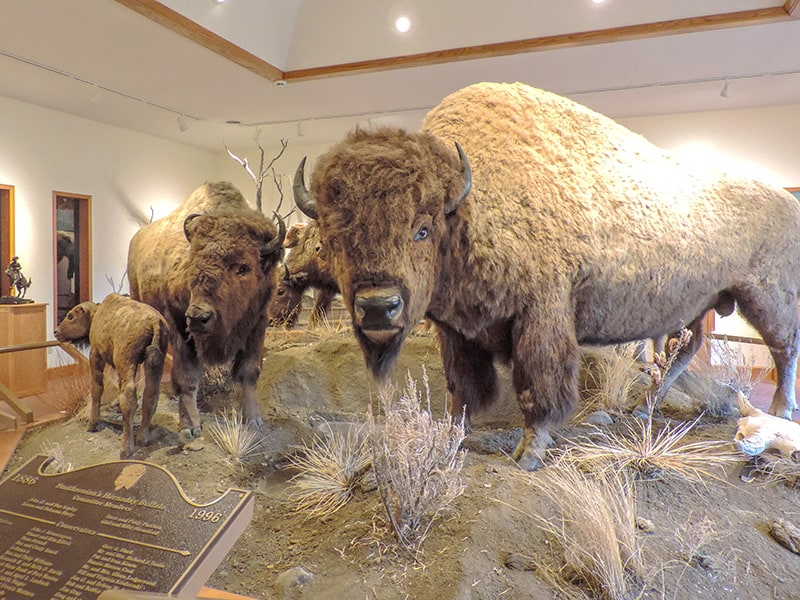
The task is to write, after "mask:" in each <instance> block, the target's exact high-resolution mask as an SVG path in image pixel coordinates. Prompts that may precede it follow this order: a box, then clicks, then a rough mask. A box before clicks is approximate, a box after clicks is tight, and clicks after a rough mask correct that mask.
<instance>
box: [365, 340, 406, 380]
mask: <svg viewBox="0 0 800 600" xmlns="http://www.w3.org/2000/svg"><path fill="white" fill-rule="evenodd" d="M354 330H355V334H356V339H357V340H358V343H359V344H360V345H361V351H362V352H363V353H364V360H365V361H366V362H367V367H368V368H369V370H370V371H372V375H373V376H374V377H375V378H376V379H378V380H379V381H384V380H385V379H386V378H387V377H388V376H389V373H391V371H392V367H394V363H395V361H396V360H397V356H398V354H400V350H401V349H402V348H403V342H404V341H405V339H406V335H407V334H408V328H407V327H405V328H403V329H401V330H400V331H398V332H397V335H395V336H394V337H392V338H391V339H389V340H388V341H387V342H384V343H381V344H378V343H376V342H374V341H372V340H371V339H369V338H368V337H367V336H366V335H364V333H363V332H362V331H361V328H360V327H355V328H354Z"/></svg>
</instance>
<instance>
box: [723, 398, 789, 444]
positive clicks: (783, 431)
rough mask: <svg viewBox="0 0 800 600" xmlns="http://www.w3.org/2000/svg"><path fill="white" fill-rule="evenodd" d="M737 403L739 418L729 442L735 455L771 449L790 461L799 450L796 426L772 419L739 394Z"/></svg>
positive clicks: (782, 420) (775, 418)
mask: <svg viewBox="0 0 800 600" xmlns="http://www.w3.org/2000/svg"><path fill="white" fill-rule="evenodd" d="M737 402H738V404H739V412H740V413H741V415H742V417H741V418H740V419H739V423H738V429H737V430H736V436H735V437H734V439H733V443H734V445H735V446H736V449H737V450H739V452H744V453H745V454H747V455H749V456H758V455H760V454H761V453H762V452H766V451H768V450H773V451H777V452H779V453H780V454H781V455H782V456H785V457H786V458H792V459H793V458H794V457H795V456H796V455H795V452H798V451H800V423H797V422H796V421H790V420H788V419H782V418H780V417H774V416H772V415H769V414H767V413H765V412H764V411H763V410H760V409H758V408H756V407H755V406H753V405H752V404H750V401H749V400H748V399H747V398H746V397H745V395H744V394H743V393H742V392H738V397H737Z"/></svg>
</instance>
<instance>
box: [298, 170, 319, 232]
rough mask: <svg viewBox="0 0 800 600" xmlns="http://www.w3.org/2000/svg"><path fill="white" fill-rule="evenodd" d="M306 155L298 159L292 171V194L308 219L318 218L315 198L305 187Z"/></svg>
mask: <svg viewBox="0 0 800 600" xmlns="http://www.w3.org/2000/svg"><path fill="white" fill-rule="evenodd" d="M306 158H307V157H306V156H304V157H303V160H301V161H300V164H299V165H298V166H297V170H296V171H295V172H294V183H293V184H292V193H293V194H294V203H295V204H297V207H298V208H299V209H300V210H301V211H303V214H304V215H306V216H307V217H309V218H310V219H318V218H319V217H318V216H317V215H318V213H317V199H316V198H314V196H313V195H312V194H311V192H309V191H308V189H307V188H306V181H305V169H306Z"/></svg>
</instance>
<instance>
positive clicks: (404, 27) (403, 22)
mask: <svg viewBox="0 0 800 600" xmlns="http://www.w3.org/2000/svg"><path fill="white" fill-rule="evenodd" d="M394 28H395V29H396V30H397V32H398V33H408V32H409V31H410V30H411V19H409V18H408V16H407V15H400V16H399V17H397V18H396V19H395V20H394Z"/></svg>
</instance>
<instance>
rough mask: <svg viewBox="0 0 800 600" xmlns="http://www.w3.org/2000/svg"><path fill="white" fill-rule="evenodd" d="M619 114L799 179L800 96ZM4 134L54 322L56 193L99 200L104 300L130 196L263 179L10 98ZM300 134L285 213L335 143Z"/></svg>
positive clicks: (272, 195) (117, 269)
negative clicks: (298, 177)
mask: <svg viewBox="0 0 800 600" xmlns="http://www.w3.org/2000/svg"><path fill="white" fill-rule="evenodd" d="M620 122H622V123H623V124H624V125H626V126H627V127H629V128H631V129H633V130H634V131H637V132H639V133H641V134H643V135H644V136H646V137H647V138H649V139H650V140H651V141H653V142H654V143H655V144H657V145H659V146H662V147H664V148H668V149H671V150H677V151H683V150H686V149H687V148H688V149H690V150H691V149H694V151H695V152H696V153H697V152H698V151H699V154H700V156H701V158H702V159H703V160H711V161H712V162H719V161H725V162H727V163H728V164H730V165H732V167H733V169H734V170H735V171H736V172H738V173H739V174H752V175H754V176H758V177H760V178H762V179H766V180H769V181H771V182H772V183H774V184H776V185H779V186H782V187H796V186H800V162H798V160H797V157H798V156H800V104H798V105H791V106H781V107H773V108H764V109H749V110H734V111H721V112H714V113H697V114H684V115H662V116H653V117H637V118H630V119H620ZM0 131H2V137H0V183H3V184H9V185H13V186H15V199H16V202H15V208H16V211H15V212H16V244H15V252H16V254H18V255H19V256H20V259H21V262H22V266H23V269H24V271H25V274H26V275H27V276H29V277H32V278H33V286H32V287H31V289H30V290H29V292H28V294H29V296H30V297H31V298H33V299H35V300H36V301H40V302H47V303H48V304H49V305H50V307H49V309H48V329H49V325H50V324H52V322H53V315H52V305H53V289H52V288H53V240H52V237H53V236H52V232H53V222H52V219H53V207H52V202H53V199H52V193H53V191H54V190H57V191H60V192H67V193H75V194H85V195H90V196H92V251H93V252H92V254H93V264H92V273H93V278H92V295H93V299H94V300H102V298H103V297H105V295H106V294H107V293H109V292H110V291H111V287H110V285H109V284H108V282H107V281H106V276H107V275H108V276H112V277H113V278H114V281H115V282H118V281H119V279H120V277H121V275H122V273H123V272H124V270H125V262H126V257H127V246H128V241H129V240H130V238H131V236H132V235H133V233H134V232H135V231H136V230H137V228H138V224H137V223H136V221H135V219H133V218H132V217H131V216H130V214H129V213H128V211H126V209H125V208H124V204H125V202H126V201H127V202H129V203H130V204H132V205H133V206H134V207H135V208H136V209H137V210H138V211H139V212H141V213H143V214H145V215H147V216H149V214H150V209H151V207H152V209H153V211H154V214H155V217H156V218H158V217H161V216H163V215H165V214H166V213H168V212H169V211H170V210H172V209H173V208H174V207H175V206H177V205H178V204H180V203H181V202H182V201H183V200H184V199H185V198H186V197H187V196H188V195H189V194H190V193H191V191H192V190H194V189H195V188H196V187H197V186H198V185H200V184H201V183H202V182H203V181H205V180H208V179H227V180H230V181H232V182H233V183H234V184H235V185H237V186H238V187H239V188H240V189H241V190H242V192H243V193H244V194H245V196H246V197H247V198H248V199H249V200H250V201H251V202H254V200H255V184H254V182H253V181H252V180H251V179H250V177H249V176H248V175H247V173H246V172H245V171H244V169H243V168H242V167H241V166H239V165H238V164H237V163H236V162H234V161H233V159H231V158H230V157H229V156H228V155H227V153H226V152H225V151H224V149H222V148H221V149H220V152H217V153H211V152H207V151H203V150H199V149H197V148H194V147H191V146H185V145H181V144H177V143H174V142H170V141H166V140H162V139H160V138H156V137H152V136H147V135H143V134H138V133H134V132H131V131H127V130H123V129H119V128H116V127H109V126H106V125H102V124H99V123H95V122H92V121H87V120H84V119H80V118H76V117H72V116H69V115H66V114H63V113H58V112H55V111H51V110H48V109H43V108H40V107H37V106H33V105H30V104H24V103H21V102H17V101H14V100H10V99H7V98H2V97H0ZM301 141H302V139H301V138H294V139H292V140H290V141H289V145H288V147H287V149H286V151H285V152H284V154H283V156H282V157H281V158H280V159H279V160H278V161H277V162H276V164H275V167H276V170H277V171H278V173H280V175H281V181H282V183H283V192H284V203H283V207H282V208H281V213H282V214H286V213H287V212H288V211H289V209H290V208H291V206H292V205H293V201H292V194H291V183H292V178H293V176H294V170H295V168H296V167H297V164H298V163H299V161H300V159H301V158H302V157H303V156H308V159H309V160H308V165H307V174H310V172H311V170H312V169H313V166H314V161H315V159H316V158H317V157H318V156H319V155H320V154H321V153H322V152H324V151H325V150H326V149H327V148H328V147H329V144H315V145H307V144H305V145H304V144H301V143H300V142H301ZM261 143H262V146H263V147H264V149H265V156H266V158H267V161H269V160H271V159H272V158H273V157H274V156H276V155H277V153H278V151H279V149H280V146H279V144H278V140H268V139H261ZM232 151H233V152H234V153H236V154H237V155H239V156H240V157H242V158H245V157H246V158H248V161H249V163H250V165H251V167H252V168H253V170H254V171H256V170H257V168H258V162H259V158H260V156H259V151H258V148H257V146H256V143H255V142H253V144H252V146H251V147H249V148H232ZM307 177H308V175H307ZM277 199H278V193H277V190H276V189H275V185H274V183H273V182H272V179H271V178H268V179H266V180H265V182H264V192H263V202H264V210H265V212H266V211H268V210H272V209H273V208H274V207H275V205H276V204H277ZM302 220H305V217H303V216H302V215H297V214H296V215H293V217H292V218H291V219H290V223H292V222H297V221H302ZM3 267H5V265H3ZM0 276H4V275H0ZM124 291H127V286H126V288H125V290H124ZM734 327H738V325H735V326H734ZM729 333H733V332H732V331H729ZM739 335H748V334H744V333H740V334H739Z"/></svg>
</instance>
